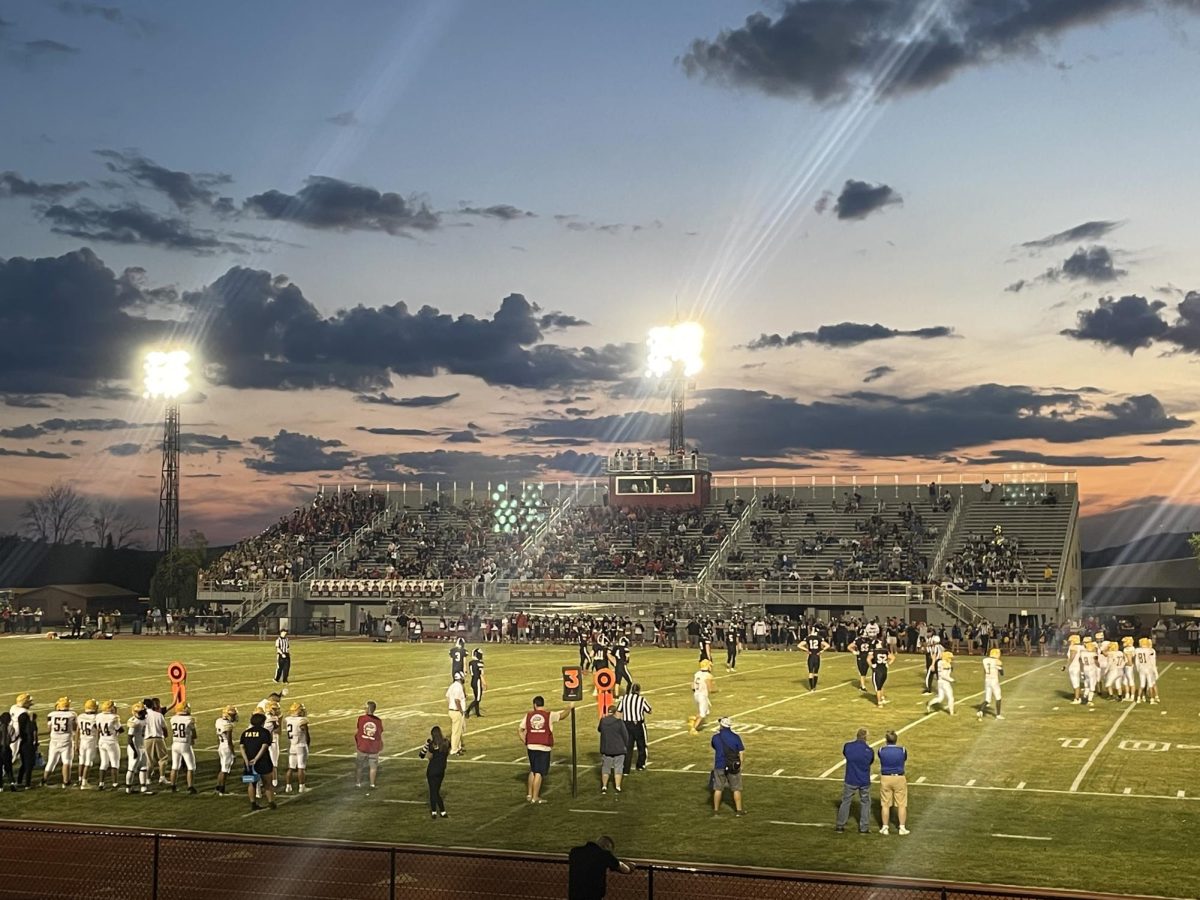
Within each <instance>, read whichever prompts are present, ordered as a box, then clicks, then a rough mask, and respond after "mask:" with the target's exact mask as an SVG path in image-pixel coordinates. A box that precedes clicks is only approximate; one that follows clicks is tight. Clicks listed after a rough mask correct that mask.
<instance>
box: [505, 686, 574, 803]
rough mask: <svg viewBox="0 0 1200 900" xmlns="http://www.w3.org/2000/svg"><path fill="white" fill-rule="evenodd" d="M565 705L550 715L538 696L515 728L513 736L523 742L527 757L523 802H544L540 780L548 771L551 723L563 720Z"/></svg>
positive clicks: (551, 742)
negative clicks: (527, 764)
mask: <svg viewBox="0 0 1200 900" xmlns="http://www.w3.org/2000/svg"><path fill="white" fill-rule="evenodd" d="M573 708H574V707H573V705H568V706H567V708H566V709H564V710H562V711H561V712H550V711H549V710H548V709H546V701H545V699H543V698H542V697H541V696H540V695H539V696H537V697H534V698H533V709H532V710H531V711H530V712H527V713H525V720H524V721H523V722H522V723H521V724H520V725H519V726H518V727H517V733H518V734H520V735H521V740H522V741H523V742H524V743H525V751H526V753H527V754H528V756H529V778H528V779H526V782H527V783H526V791H525V799H526V800H528V801H529V802H530V803H545V802H546V801H545V800H543V799H542V796H541V795H542V780H543V779H544V778H545V777H546V775H548V774H549V772H550V752H551V750H552V749H553V748H554V728H553V726H554V723H555V722H557V721H558V720H559V719H562V718H564V717H565V716H566V715H567V714H568V713H569V712H570V711H571V710H572V709H573Z"/></svg>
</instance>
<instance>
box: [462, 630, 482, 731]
mask: <svg viewBox="0 0 1200 900" xmlns="http://www.w3.org/2000/svg"><path fill="white" fill-rule="evenodd" d="M470 667H471V702H470V703H469V704H468V705H467V712H466V715H464V716H463V718H464V719H469V718H471V710H475V715H476V717H478V718H480V719H482V718H483V710H481V709H480V708H479V704H480V701H482V700H483V692H484V691H485V690H486V689H487V679H486V678H485V677H484V675H483V651H482V650H480V649H478V648H476V649H475V650H473V651H471V663H470Z"/></svg>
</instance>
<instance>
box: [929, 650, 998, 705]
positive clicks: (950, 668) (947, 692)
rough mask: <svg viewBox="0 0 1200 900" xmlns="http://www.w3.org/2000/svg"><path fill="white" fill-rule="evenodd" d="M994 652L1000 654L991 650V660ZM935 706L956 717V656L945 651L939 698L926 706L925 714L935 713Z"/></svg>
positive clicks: (940, 664) (939, 670) (940, 663)
mask: <svg viewBox="0 0 1200 900" xmlns="http://www.w3.org/2000/svg"><path fill="white" fill-rule="evenodd" d="M993 652H996V653H999V650H989V651H988V658H989V659H990V658H992V657H991V654H992V653H993ZM935 706H941V707H942V708H943V709H945V710H946V711H947V712H948V713H950V715H954V654H953V653H951V652H950V651H949V650H945V651H943V652H942V654H941V658H940V659H939V660H938V664H937V696H936V697H934V698H933V699H932V700H930V701H929V702H928V703H927V704H925V712H927V713H931V712H933V708H934V707H935Z"/></svg>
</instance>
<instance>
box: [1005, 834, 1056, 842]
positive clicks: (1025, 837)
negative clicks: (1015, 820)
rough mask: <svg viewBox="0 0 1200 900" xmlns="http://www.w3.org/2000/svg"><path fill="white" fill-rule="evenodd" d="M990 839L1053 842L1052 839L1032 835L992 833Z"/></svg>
mask: <svg viewBox="0 0 1200 900" xmlns="http://www.w3.org/2000/svg"><path fill="white" fill-rule="evenodd" d="M992 837H994V838H1011V839H1012V840H1015V841H1052V840H1054V838H1048V837H1038V836H1037V835H1033V834H1000V833H999V832H994V833H993V834H992Z"/></svg>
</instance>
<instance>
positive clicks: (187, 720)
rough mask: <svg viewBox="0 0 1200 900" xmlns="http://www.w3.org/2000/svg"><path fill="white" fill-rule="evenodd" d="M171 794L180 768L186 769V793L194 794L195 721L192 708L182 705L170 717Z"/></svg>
mask: <svg viewBox="0 0 1200 900" xmlns="http://www.w3.org/2000/svg"><path fill="white" fill-rule="evenodd" d="M170 731H171V793H172V794H173V793H175V781H176V779H177V778H178V777H179V768H180V766H185V767H187V786H188V793H189V794H194V793H196V785H195V784H193V783H192V782H193V780H194V778H195V774H196V749H195V745H196V720H195V719H193V718H192V708H191V707H190V706H189V705H188V704H186V703H185V704H183V706H181V707H180V708H179V710H178V712H176V713H175V715H173V716H172V717H171V727H170Z"/></svg>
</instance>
